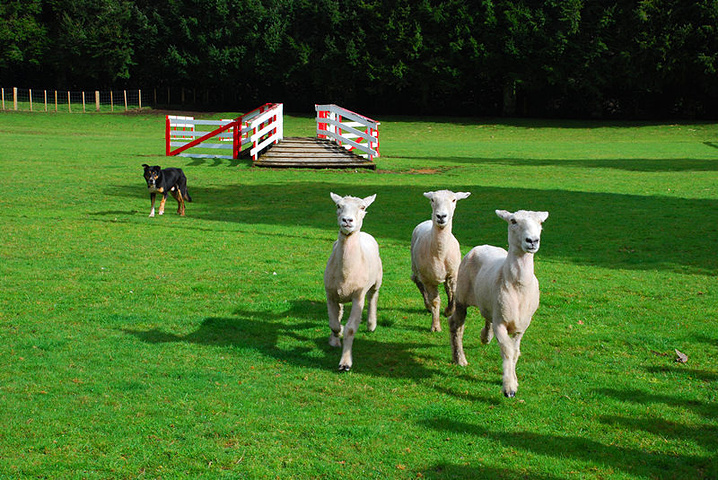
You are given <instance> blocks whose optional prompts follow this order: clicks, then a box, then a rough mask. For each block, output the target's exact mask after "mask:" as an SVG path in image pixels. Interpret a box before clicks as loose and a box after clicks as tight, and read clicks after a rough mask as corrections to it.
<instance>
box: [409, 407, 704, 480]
mask: <svg viewBox="0 0 718 480" xmlns="http://www.w3.org/2000/svg"><path fill="white" fill-rule="evenodd" d="M422 423H424V424H425V426H427V427H430V428H433V429H434V430H436V431H438V432H441V433H440V434H441V435H446V434H460V435H471V436H475V437H478V438H481V439H482V440H484V441H485V440H486V439H489V440H491V441H495V442H499V443H500V444H501V445H503V446H504V447H505V448H508V449H512V450H513V449H516V450H523V451H527V452H532V453H533V454H537V455H544V456H547V457H554V458H557V459H560V460H565V459H566V458H574V459H577V460H580V461H583V462H587V463H588V464H600V465H603V466H605V467H606V470H614V469H615V470H619V471H622V472H625V473H628V474H631V475H637V476H641V477H646V478H666V477H665V476H666V475H667V474H668V472H671V478H711V473H710V469H711V468H712V467H711V464H712V462H713V459H712V458H711V457H710V456H702V455H674V454H673V453H658V452H651V451H648V450H646V449H643V448H639V447H636V448H632V447H624V446H621V445H617V444H611V445H608V444H604V443H601V442H598V441H595V440H591V439H589V438H585V437H578V436H560V435H550V434H539V433H535V432H530V431H512V432H504V431H493V430H491V429H490V428H487V427H486V426H484V425H476V424H472V423H467V422H463V421H457V420H455V419H453V418H447V417H441V418H434V419H428V420H425V421H423V422H422ZM467 478H468V477H467Z"/></svg>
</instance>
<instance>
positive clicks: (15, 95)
mask: <svg viewBox="0 0 718 480" xmlns="http://www.w3.org/2000/svg"><path fill="white" fill-rule="evenodd" d="M12 104H13V108H15V110H17V87H12Z"/></svg>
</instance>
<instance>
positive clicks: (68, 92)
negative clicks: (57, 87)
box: [67, 90, 72, 113]
mask: <svg viewBox="0 0 718 480" xmlns="http://www.w3.org/2000/svg"><path fill="white" fill-rule="evenodd" d="M67 111H68V112H70V113H72V105H70V91H69V90H68V91H67Z"/></svg>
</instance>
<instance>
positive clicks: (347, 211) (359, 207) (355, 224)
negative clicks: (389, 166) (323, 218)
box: [330, 193, 376, 236]
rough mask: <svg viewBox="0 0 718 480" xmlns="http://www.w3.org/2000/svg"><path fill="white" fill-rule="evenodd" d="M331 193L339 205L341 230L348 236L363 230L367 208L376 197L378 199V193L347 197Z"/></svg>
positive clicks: (338, 215) (338, 219)
mask: <svg viewBox="0 0 718 480" xmlns="http://www.w3.org/2000/svg"><path fill="white" fill-rule="evenodd" d="M330 195H331V197H332V200H333V201H334V203H335V204H336V205H337V223H338V224H339V230H340V231H341V232H342V233H343V234H344V235H347V236H348V235H351V234H352V233H354V232H358V231H359V230H361V227H362V223H363V222H364V215H366V209H367V207H368V206H369V205H371V204H372V202H373V201H374V199H376V195H372V196H370V197H366V198H357V197H351V196H348V195H347V196H346V197H340V196H339V195H337V194H336V193H330Z"/></svg>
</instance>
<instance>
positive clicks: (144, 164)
mask: <svg viewBox="0 0 718 480" xmlns="http://www.w3.org/2000/svg"><path fill="white" fill-rule="evenodd" d="M142 166H143V167H145V170H147V169H148V168H150V166H149V165H147V164H146V163H143V164H142Z"/></svg>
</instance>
